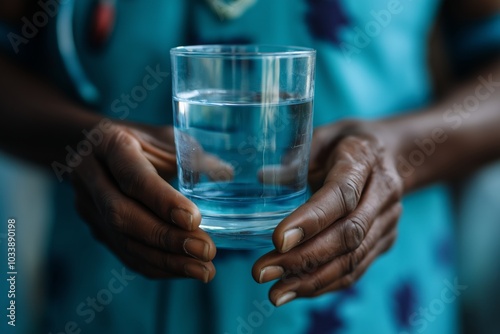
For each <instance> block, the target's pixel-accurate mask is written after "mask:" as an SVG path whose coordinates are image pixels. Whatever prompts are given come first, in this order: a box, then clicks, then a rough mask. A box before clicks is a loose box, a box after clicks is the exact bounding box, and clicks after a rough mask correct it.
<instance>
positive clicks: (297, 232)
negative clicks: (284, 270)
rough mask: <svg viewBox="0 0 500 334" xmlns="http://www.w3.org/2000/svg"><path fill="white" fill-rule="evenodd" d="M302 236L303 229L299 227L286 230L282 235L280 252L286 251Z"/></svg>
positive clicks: (300, 239)
mask: <svg viewBox="0 0 500 334" xmlns="http://www.w3.org/2000/svg"><path fill="white" fill-rule="evenodd" d="M303 238H304V230H303V229H302V228H300V227H297V228H294V229H291V230H288V231H286V232H285V233H284V235H283V246H282V247H281V251H282V252H288V251H289V250H290V249H292V248H293V247H295V246H296V245H297V244H298V243H299V242H301V241H302V239H303Z"/></svg>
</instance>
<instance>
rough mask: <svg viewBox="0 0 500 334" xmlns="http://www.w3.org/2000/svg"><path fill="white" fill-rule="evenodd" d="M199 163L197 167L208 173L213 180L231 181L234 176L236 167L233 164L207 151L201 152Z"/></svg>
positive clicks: (200, 170)
mask: <svg viewBox="0 0 500 334" xmlns="http://www.w3.org/2000/svg"><path fill="white" fill-rule="evenodd" d="M201 154H202V156H201V157H200V158H199V161H200V163H199V165H198V166H196V167H195V168H196V169H197V170H198V171H199V172H201V173H205V174H207V175H208V177H209V178H210V180H212V181H230V180H232V179H233V178H234V168H233V166H232V165H231V164H229V163H226V162H224V161H222V160H220V159H219V158H218V157H216V156H215V155H212V154H208V153H205V152H202V153H201Z"/></svg>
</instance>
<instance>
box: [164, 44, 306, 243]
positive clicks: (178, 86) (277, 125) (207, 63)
mask: <svg viewBox="0 0 500 334" xmlns="http://www.w3.org/2000/svg"><path fill="white" fill-rule="evenodd" d="M170 54H171V61H172V74H173V75H172V80H173V106H174V128H175V144H176V150H177V167H178V177H179V190H180V192H181V193H182V194H183V195H185V196H186V197H187V198H189V199H190V200H191V201H192V202H194V203H195V204H196V205H197V206H198V208H199V209H200V212H201V215H202V222H201V228H202V229H203V230H205V231H206V232H208V233H209V234H210V235H211V237H212V238H213V239H214V242H215V243H216V245H217V247H219V248H237V249H248V248H255V247H259V246H271V245H272V241H271V237H272V233H273V231H274V228H275V227H276V225H277V224H278V223H279V222H280V221H281V220H283V219H284V218H285V217H286V216H288V215H289V214H290V213H291V212H292V211H293V210H295V209H296V208H297V207H298V206H300V205H301V204H303V203H304V202H305V200H306V196H307V194H306V189H307V172H308V163H309V151H310V145H311V137H312V117H313V96H314V75H315V57H316V52H315V51H314V50H313V49H309V48H303V47H292V46H273V45H200V46H181V47H177V48H174V49H172V50H171V51H170Z"/></svg>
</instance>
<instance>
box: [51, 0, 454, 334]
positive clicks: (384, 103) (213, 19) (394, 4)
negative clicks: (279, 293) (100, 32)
mask: <svg viewBox="0 0 500 334" xmlns="http://www.w3.org/2000/svg"><path fill="white" fill-rule="evenodd" d="M69 2H70V1H66V2H63V3H69ZM439 5H440V1H434V0H420V1H385V0H384V1H382V0H358V1H347V0H323V1H320V0H295V1H290V0H266V1H263V0H257V1H255V3H253V4H252V5H251V6H250V7H248V9H247V10H246V11H244V12H243V13H242V14H241V15H240V16H239V17H236V18H232V19H230V18H225V17H222V16H221V15H219V14H217V13H216V12H215V11H214V10H213V9H211V7H210V6H209V4H208V1H203V0H190V1H178V0H161V1H160V0H150V1H138V0H127V1H125V0H123V1H120V0H118V1H117V7H116V8H117V16H116V26H115V29H114V31H113V33H112V35H111V38H110V39H109V41H107V42H106V43H105V45H104V46H102V47H101V48H99V49H96V48H94V47H92V46H91V45H90V44H89V42H88V41H89V38H88V26H89V23H90V22H91V10H90V8H91V7H90V2H88V1H83V0H82V1H75V7H74V13H73V14H72V15H71V22H70V24H71V26H72V27H73V30H74V31H72V32H71V37H72V39H74V46H75V50H76V54H77V58H78V59H77V61H78V63H79V66H80V67H81V69H82V70H83V73H84V74H85V76H86V77H87V79H88V81H89V82H90V83H92V85H94V86H95V90H96V92H97V93H98V98H96V99H95V100H94V101H87V102H86V101H84V100H83V99H82V98H81V97H80V98H79V97H78V94H77V92H78V87H79V82H78V80H80V79H81V78H80V77H78V76H76V77H75V76H74V75H71V73H70V72H71V71H68V69H67V68H66V67H65V66H63V64H64V63H63V61H62V57H61V52H60V48H61V40H65V38H62V39H61V36H60V35H58V34H57V32H58V27H57V22H58V21H57V20H54V21H51V24H50V26H49V27H48V28H47V37H48V38H47V44H46V53H47V54H48V55H49V57H48V59H49V60H48V63H47V64H48V66H46V69H47V70H48V71H47V73H48V74H49V75H51V76H52V78H53V80H54V82H56V83H57V84H59V85H60V86H61V87H63V88H64V89H66V90H67V91H68V93H69V94H73V95H72V96H74V97H75V99H80V102H82V103H89V104H90V105H92V106H93V107H94V108H95V110H96V111H98V112H101V113H103V114H104V115H106V116H108V117H110V118H122V119H126V120H127V121H137V122H145V123H150V124H159V125H164V124H170V123H171V122H172V103H171V85H170V77H169V73H170V61H169V49H170V48H172V47H175V46H178V45H187V44H202V43H203V44H207V43H264V44H287V45H297V46H305V47H312V48H314V49H316V50H317V77H316V93H315V111H314V124H315V126H319V125H322V124H327V123H331V122H335V121H337V120H340V119H344V118H348V117H357V118H364V119H377V118H382V117H391V116H393V115H397V114H401V113H405V112H409V111H411V110H417V109H419V108H423V107H425V106H426V105H428V104H429V103H430V102H431V100H432V94H431V85H430V78H429V73H428V69H427V62H426V61H427V58H426V55H427V52H428V46H427V44H428V43H427V42H428V35H429V30H430V28H431V25H432V24H433V22H434V20H435V17H436V11H437V9H438V7H439ZM68 31H69V28H61V27H59V33H60V34H61V33H62V34H68ZM66 37H67V36H66ZM58 38H59V39H58ZM151 71H153V72H155V71H156V72H157V73H162V74H161V75H158V76H157V82H158V86H157V87H156V88H155V89H153V90H148V91H147V97H145V98H144V99H134V100H133V101H132V102H134V103H127V102H125V100H124V99H123V96H126V95H130V96H133V93H134V89H136V87H138V86H139V87H140V86H141V85H143V78H144V77H145V75H146V74H148V73H151ZM61 73H62V74H61ZM403 206H404V210H403V215H402V217H401V219H400V223H399V236H398V239H397V242H396V243H395V245H394V246H393V247H392V249H391V250H390V251H388V252H387V253H386V254H384V255H383V256H381V257H379V258H378V259H377V260H376V261H375V263H374V264H373V265H372V266H371V267H370V268H369V270H368V271H367V272H366V273H365V275H364V276H363V277H362V278H361V279H360V280H359V282H357V283H356V284H355V285H354V286H353V287H351V288H349V289H347V290H344V291H340V292H336V293H330V294H326V295H323V296H321V297H318V298H314V299H299V300H296V301H293V302H292V303H290V304H287V305H285V306H283V307H280V308H274V307H273V306H272V305H271V304H270V302H269V301H268V299H267V293H268V290H269V288H270V286H271V285H270V284H263V285H259V284H257V283H255V282H254V281H253V279H252V277H251V274H250V272H251V268H252V265H253V263H254V261H255V260H256V259H257V258H258V257H259V256H260V255H262V254H263V253H265V252H267V251H268V250H256V251H229V250H219V252H218V255H217V257H216V259H215V266H216V268H217V275H216V277H215V279H214V280H213V281H212V282H211V283H209V284H206V285H205V284H202V283H199V282H197V281H194V280H189V279H173V280H166V281H161V282H159V281H150V280H148V279H145V278H143V277H141V276H140V275H138V274H134V273H132V272H131V271H129V270H128V269H126V268H125V267H124V266H123V264H121V263H120V261H119V260H118V259H116V258H115V257H114V256H113V255H112V254H111V253H110V252H109V251H108V250H107V249H106V248H105V247H104V246H102V245H100V244H99V242H97V241H96V240H94V239H93V238H92V236H91V235H90V233H89V230H88V229H87V227H86V225H85V223H84V222H83V221H82V220H81V219H80V218H79V217H78V216H77V214H76V213H75V210H74V205H73V194H72V191H71V188H70V187H69V186H68V185H58V186H57V188H56V194H55V197H54V204H53V209H54V228H53V232H52V240H51V246H50V250H49V263H48V269H47V271H48V274H49V277H48V280H47V282H48V283H47V284H48V287H47V289H48V290H47V291H48V296H49V302H48V305H47V308H46V309H47V317H46V323H45V325H46V328H44V330H45V332H52V333H58V332H61V331H64V329H65V326H66V325H67V324H68V322H74V324H76V325H75V326H77V328H78V329H81V330H82V333H228V334H232V333H297V334H298V333H383V334H390V333H396V334H403V333H422V332H425V333H439V334H446V333H455V332H457V325H456V316H457V302H456V299H457V298H458V295H459V294H460V290H459V289H458V288H457V287H456V285H457V284H458V283H459V282H457V280H456V278H455V271H454V260H453V249H454V245H453V242H452V240H453V237H452V234H451V227H452V226H451V218H452V217H451V210H450V199H449V194H448V190H447V188H446V187H444V186H442V185H435V186H432V187H430V188H427V189H423V190H420V191H418V192H415V193H412V194H410V195H408V196H406V197H405V199H404V203H403ZM93 303H97V305H95V304H93ZM72 324H73V323H72Z"/></svg>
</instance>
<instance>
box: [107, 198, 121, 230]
mask: <svg viewBox="0 0 500 334" xmlns="http://www.w3.org/2000/svg"><path fill="white" fill-rule="evenodd" d="M102 202H103V205H104V217H105V220H106V223H107V224H108V226H109V227H111V229H113V230H115V231H119V232H123V231H124V229H125V223H124V221H123V218H122V210H121V205H120V204H119V203H118V200H117V199H116V198H115V196H113V195H104V196H103V200H102Z"/></svg>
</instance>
